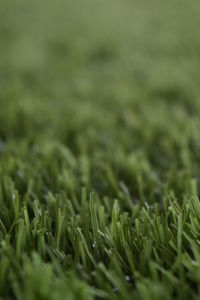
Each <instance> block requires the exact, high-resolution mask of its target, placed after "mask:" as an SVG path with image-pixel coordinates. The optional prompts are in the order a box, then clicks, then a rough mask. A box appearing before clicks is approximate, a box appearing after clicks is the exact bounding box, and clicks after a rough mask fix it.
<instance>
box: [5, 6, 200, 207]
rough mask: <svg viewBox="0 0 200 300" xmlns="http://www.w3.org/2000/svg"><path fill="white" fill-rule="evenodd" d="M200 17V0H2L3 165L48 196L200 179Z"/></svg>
mask: <svg viewBox="0 0 200 300" xmlns="http://www.w3.org/2000/svg"><path fill="white" fill-rule="evenodd" d="M199 14H200V4H199V2H198V1H180V0H175V1H158V0H152V1H147V0H142V1H139V0H138V1H137V0H134V1H131V0H126V1H119V0H115V1H112V0H107V1H105V0H95V1H94V0H85V1H82V0H77V1H72V0H71V1H69V0H68V1H64V0H58V1H52V0H50V1H49V0H48V1H47V0H42V1H39V0H36V1H28V0H26V1H25V0H18V1H11V0H7V1H1V2H0V141H1V142H0V145H1V146H0V155H1V156H0V160H1V162H0V166H1V168H0V170H1V173H2V174H7V175H9V176H11V177H12V178H14V180H15V183H16V186H17V188H18V189H19V191H21V192H22V193H23V191H24V190H25V189H26V187H27V184H28V182H29V179H30V178H32V179H34V180H35V191H37V192H38V193H39V194H40V193H43V192H44V191H43V188H42V185H44V183H43V181H45V184H46V190H48V189H51V190H55V191H60V190H61V189H62V188H63V185H64V188H65V189H67V190H68V191H69V193H71V192H72V191H73V192H74V193H76V191H77V189H79V187H80V186H82V185H86V186H87V187H88V188H89V189H93V190H95V191H96V192H97V193H99V194H100V195H110V196H114V195H115V196H117V197H119V195H121V194H120V193H119V189H121V185H122V190H123V188H124V185H125V186H126V188H127V189H128V190H129V191H130V193H131V195H134V197H136V198H137V197H144V198H145V199H148V200H149V199H151V197H152V199H153V197H155V196H156V195H161V193H162V191H163V190H166V189H167V190H168V189H173V190H174V191H175V192H177V193H178V194H179V195H180V194H182V193H185V192H189V191H190V186H191V184H190V182H191V180H193V179H194V180H195V181H197V183H198V184H199V179H198V178H199V177H198V176H199V167H198V164H199V162H200V140H199V130H200V119H199V115H200V99H199V98H200V39H199V27H200V18H199ZM55 149H59V150H55ZM60 149H62V150H60ZM54 151H61V152H62V153H65V154H62V155H64V158H63V156H62V155H61V158H60V160H61V162H57V160H58V158H57V157H56V155H55V152H54ZM38 153H40V154H38ZM41 153H42V154H41ZM56 153H57V152H56ZM40 156H41V157H42V158H41V157H40ZM66 157H67V158H66ZM55 160H56V162H55ZM66 161H69V163H66ZM54 164H56V167H55V166H54ZM52 166H54V167H52ZM57 173H58V174H61V175H60V176H61V177H62V178H64V179H58V178H57V175H55V174H57ZM19 174H21V175H19ZM23 174H24V175H23ZM63 174H65V175H63ZM20 176H21V177H20ZM23 176H24V177H23ZM41 177H42V179H41ZM16 178H18V179H16ZM39 179H40V180H39ZM40 182H41V184H40ZM183 182H184V183H185V184H183ZM140 184H141V186H140ZM37 185H38V187H37ZM119 186H120V187H119ZM149 201H150V200H149Z"/></svg>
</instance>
